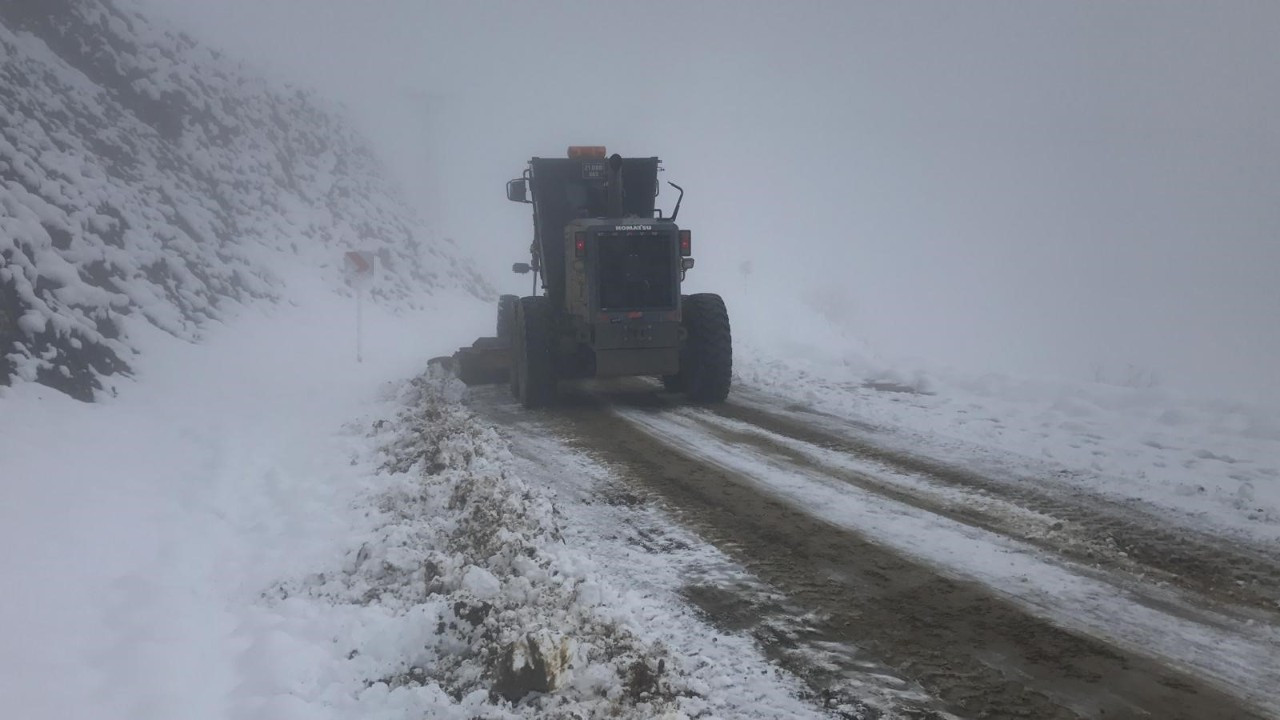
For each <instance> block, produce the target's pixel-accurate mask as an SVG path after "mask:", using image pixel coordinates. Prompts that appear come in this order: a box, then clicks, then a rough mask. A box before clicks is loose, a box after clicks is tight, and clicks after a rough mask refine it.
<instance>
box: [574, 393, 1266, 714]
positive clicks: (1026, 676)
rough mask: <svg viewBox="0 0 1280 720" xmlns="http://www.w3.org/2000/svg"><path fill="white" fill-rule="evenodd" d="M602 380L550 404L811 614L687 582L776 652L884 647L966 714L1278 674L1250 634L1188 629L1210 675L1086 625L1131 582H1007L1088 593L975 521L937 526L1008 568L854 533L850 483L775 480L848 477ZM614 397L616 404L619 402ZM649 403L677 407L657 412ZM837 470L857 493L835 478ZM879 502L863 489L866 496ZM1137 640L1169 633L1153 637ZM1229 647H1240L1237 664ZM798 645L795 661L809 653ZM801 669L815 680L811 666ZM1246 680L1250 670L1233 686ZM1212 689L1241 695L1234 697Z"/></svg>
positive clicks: (1136, 623) (1163, 694) (1164, 702)
mask: <svg viewBox="0 0 1280 720" xmlns="http://www.w3.org/2000/svg"><path fill="white" fill-rule="evenodd" d="M605 393H606V394H604V395H599V394H594V395H593V394H592V392H591V391H590V390H587V391H574V392H571V394H570V396H569V398H568V403H567V406H566V407H564V408H562V409H560V410H557V411H554V412H555V413H556V416H557V417H559V418H561V419H562V420H564V421H565V422H566V424H567V425H568V426H569V428H570V431H571V432H572V433H574V434H575V435H576V437H577V441H578V442H579V443H580V444H581V445H582V446H583V447H587V448H593V449H594V450H595V451H596V453H597V454H599V455H600V456H602V457H604V458H607V459H608V460H609V462H611V463H612V464H613V465H614V466H615V467H616V468H617V469H618V472H619V473H620V474H622V475H624V476H625V477H627V478H628V479H629V480H630V481H631V482H632V483H634V484H635V485H636V486H637V487H640V488H643V489H644V490H645V491H646V492H647V493H651V494H653V495H654V496H656V497H660V498H662V499H663V500H664V501H666V502H667V503H669V505H670V506H671V507H672V508H673V511H674V512H675V514H676V515H677V517H679V518H680V519H681V520H682V521H683V522H684V523H686V524H687V525H689V526H690V527H691V528H692V529H694V530H695V531H696V532H697V533H699V534H700V535H701V536H702V537H703V538H705V539H707V540H709V541H710V542H712V543H713V544H715V545H716V546H718V547H719V548H720V549H721V550H722V551H723V552H725V553H726V554H727V555H729V556H730V557H732V558H734V559H735V560H737V561H738V562H740V563H742V564H743V565H744V566H745V567H747V568H748V569H749V570H750V571H752V572H753V573H755V574H756V575H757V576H759V577H760V578H761V579H762V580H763V581H765V582H766V583H768V584H770V585H771V586H772V587H774V588H777V589H778V590H779V591H781V592H783V593H785V594H786V595H787V596H788V597H787V599H788V601H789V602H790V603H792V604H794V605H795V606H796V607H798V608H800V609H802V610H803V611H804V612H805V613H806V617H805V621H806V623H807V625H808V630H809V632H808V636H807V637H796V636H795V634H794V633H793V634H792V635H791V636H787V635H786V633H782V634H779V633H776V632H773V631H772V630H771V628H770V627H768V625H769V618H767V617H756V618H754V619H753V618H751V617H750V616H751V613H752V612H754V610H752V599H751V598H750V597H745V596H744V595H743V594H742V593H735V592H734V591H732V590H730V591H718V590H713V591H710V592H705V591H700V590H698V589H696V588H694V589H693V591H692V592H691V593H689V596H690V599H691V600H692V601H694V602H695V604H698V605H699V606H701V607H703V608H704V609H705V610H707V611H708V613H709V614H710V615H711V616H712V618H713V620H714V619H716V618H717V617H718V618H719V621H722V622H726V623H730V624H732V623H736V624H737V625H738V626H739V627H743V628H749V630H748V631H749V632H751V633H752V634H753V635H754V636H755V637H756V638H757V640H758V641H760V642H761V643H762V644H764V645H765V646H766V651H768V649H769V648H768V646H769V645H770V644H771V643H772V644H774V645H776V646H787V645H796V644H806V643H807V644H808V645H809V646H810V647H811V648H812V649H813V650H815V651H816V650H818V649H824V650H826V651H827V652H828V654H829V655H835V656H839V655H841V654H843V655H844V656H845V657H846V658H854V659H857V660H859V661H865V659H866V658H867V657H872V658H876V659H877V662H882V663H883V664H884V665H885V666H887V667H890V668H893V669H895V670H896V671H897V672H898V673H899V674H902V675H905V676H907V677H909V678H914V679H916V680H918V681H919V682H920V683H921V685H923V686H924V688H925V689H926V690H928V691H929V692H931V693H932V694H933V695H934V696H935V697H937V698H939V699H940V701H941V703H942V705H943V706H944V707H945V708H946V709H947V710H951V711H954V712H958V713H961V714H966V715H969V714H989V715H996V716H1014V717H1017V716H1025V717H1038V718H1039V717H1096V716H1100V715H1104V714H1105V715H1106V716H1108V717H1125V716H1145V715H1146V714H1147V713H1153V714H1154V715H1155V716H1159V717H1169V718H1177V717H1187V718H1198V717H1262V714H1261V711H1260V710H1257V709H1251V708H1250V705H1251V704H1253V703H1258V704H1262V703H1264V702H1267V701H1268V699H1267V698H1264V697H1256V696H1255V697H1252V698H1248V699H1246V700H1245V701H1243V702H1242V701H1241V700H1240V699H1238V698H1236V697H1233V694H1234V695H1245V696H1248V695H1249V694H1250V692H1251V690H1256V689H1258V688H1265V687H1268V685H1267V683H1270V682H1273V681H1274V680H1275V672H1274V665H1273V663H1274V661H1272V660H1270V659H1269V657H1270V656H1269V655H1268V654H1266V652H1267V651H1268V650H1269V649H1268V648H1259V647H1257V646H1256V645H1250V644H1249V643H1248V642H1247V641H1246V642H1243V644H1242V645H1238V646H1236V647H1233V648H1232V652H1230V653H1226V652H1225V651H1223V650H1222V649H1221V648H1216V646H1215V644H1214V643H1215V641H1216V640H1218V639H1219V637H1218V635H1216V634H1214V633H1213V632H1210V631H1209V630H1208V629H1204V628H1198V627H1197V626H1194V625H1191V624H1188V627H1194V628H1197V632H1200V633H1201V636H1199V637H1195V638H1192V640H1191V641H1190V642H1189V644H1188V646H1189V647H1192V648H1193V649H1194V650H1196V651H1197V652H1200V651H1207V652H1209V653H1210V654H1211V656H1212V657H1211V658H1210V661H1208V663H1207V664H1208V665H1209V666H1210V672H1208V673H1207V676H1208V677H1209V678H1212V679H1213V683H1212V684H1211V683H1208V682H1206V681H1205V680H1204V679H1203V676H1205V675H1206V673H1205V672H1202V671H1203V670H1204V668H1203V667H1199V665H1204V664H1206V661H1205V660H1204V659H1203V658H1191V664H1190V665H1187V664H1186V663H1182V662H1178V661H1171V660H1170V659H1169V658H1162V659H1153V658H1151V657H1150V654H1151V653H1149V652H1146V651H1145V650H1146V648H1145V647H1138V646H1141V645H1142V642H1141V641H1135V640H1134V638H1133V637H1129V638H1116V637H1113V636H1112V635H1111V634H1110V633H1109V632H1100V631H1099V629H1100V628H1102V629H1104V630H1105V629H1106V626H1107V623H1108V622H1109V621H1110V620H1111V618H1109V617H1104V616H1099V615H1098V614H1097V613H1094V614H1093V615H1091V616H1089V617H1087V618H1085V620H1088V622H1084V621H1082V620H1081V619H1080V618H1076V619H1075V621H1074V624H1073V623H1065V622H1062V618H1060V617H1056V616H1055V613H1059V614H1061V611H1062V610H1063V609H1064V607H1063V606H1064V605H1075V606H1080V607H1085V608H1096V607H1098V606H1099V605H1100V603H1102V601H1103V600H1104V599H1105V596H1107V595H1108V594H1110V593H1115V592H1117V589H1116V588H1114V587H1112V586H1107V585H1105V584H1099V583H1097V582H1096V581H1094V584H1092V585H1089V586H1088V587H1087V588H1086V590H1085V591H1077V593H1076V595H1075V596H1074V597H1073V599H1072V600H1071V601H1069V602H1064V601H1063V600H1062V599H1061V598H1058V597H1055V596H1054V594H1053V593H1052V592H1046V591H1044V590H1042V589H1038V583H1032V582H1030V581H1031V578H1026V579H1025V580H1024V579H1023V578H1022V577H1014V578H1012V579H1011V578H1009V577H1008V576H1009V575H1010V571H1008V570H1007V569H1006V570H1003V571H1002V572H1003V575H1000V572H1001V568H999V567H996V565H998V563H997V562H995V561H996V560H1000V559H1006V560H1007V559H1009V558H1013V559H1014V560H1016V561H1017V562H1019V563H1023V564H1026V563H1032V565H1031V566H1032V567H1035V568H1037V569H1040V568H1041V566H1045V567H1048V568H1050V569H1053V570H1056V572H1057V573H1058V574H1057V575H1056V576H1054V578H1053V579H1054V580H1055V581H1056V585H1055V587H1054V589H1055V590H1058V591H1060V592H1067V591H1070V590H1072V589H1073V588H1076V589H1077V590H1078V586H1079V584H1080V582H1081V578H1080V577H1079V576H1077V575H1076V574H1073V573H1070V572H1067V571H1065V570H1063V569H1062V568H1060V567H1056V566H1053V565H1047V564H1045V563H1043V561H1042V560H1040V559H1039V558H1036V557H1035V555H1036V553H1034V552H1031V551H1030V550H1029V549H1027V548H1018V547H1008V546H1007V541H1006V546H1001V545H1000V543H999V542H996V543H994V545H993V543H992V540H993V539H994V540H997V541H998V540H999V538H991V537H987V536H989V535H991V534H990V533H985V531H981V530H977V529H975V528H971V527H966V526H960V527H959V528H957V527H954V526H955V525H956V524H955V523H950V524H951V526H952V527H951V528H950V530H951V531H952V534H953V536H954V537H944V538H941V541H942V542H943V543H944V545H945V544H946V543H947V542H951V541H954V543H958V544H953V545H951V546H949V547H950V549H951V550H957V549H959V550H961V551H963V549H964V548H966V547H972V546H973V543H975V542H984V543H987V544H988V545H989V546H994V547H996V548H998V549H999V551H1000V553H1002V555H1001V556H997V557H994V558H991V560H992V562H991V563H990V564H991V565H992V567H990V568H984V570H986V571H988V572H990V573H995V574H996V575H995V576H994V577H985V578H979V580H985V582H979V581H975V578H974V577H972V575H973V573H969V574H967V575H966V574H963V573H959V572H955V571H954V569H953V570H952V571H940V570H939V569H938V567H937V565H939V563H938V562H936V560H937V559H936V558H935V559H934V560H933V561H925V560H922V559H921V558H920V557H919V554H918V553H916V554H915V555H913V553H912V552H904V551H903V549H902V548H900V547H886V546H885V539H884V538H883V537H882V536H881V534H882V532H883V531H884V530H885V528H884V527H870V528H868V527H855V528H850V527H849V526H848V525H849V523H848V522H847V521H848V517H845V516H844V515H845V513H836V515H835V516H833V515H832V514H831V513H830V512H829V511H830V509H831V508H832V507H836V508H840V509H841V510H847V507H846V506H847V505H848V502H847V501H848V500H849V498H848V497H847V496H846V497H843V498H841V497H838V496H829V497H828V498H827V499H826V502H825V506H824V503H823V502H821V501H819V502H818V503H817V506H818V507H819V508H821V507H825V508H826V510H828V512H826V513H824V512H817V511H815V503H814V499H815V498H814V497H812V496H809V497H799V498H797V497H795V496H788V495H787V494H786V493H785V492H779V489H778V487H776V486H775V485H773V484H771V483H773V482H774V481H776V479H777V476H778V475H779V474H781V475H783V476H790V477H791V478H792V479H794V480H796V483H797V484H796V486H794V487H792V488H790V490H792V491H794V490H796V489H797V488H800V489H803V490H804V491H805V492H809V491H812V490H813V489H814V488H823V489H825V491H828V492H843V493H848V492H849V489H848V486H847V483H840V482H839V481H832V480H831V479H830V478H823V477H820V476H817V477H815V476H814V475H815V473H813V471H812V470H811V469H809V470H806V469H805V468H804V467H796V466H795V464H794V463H791V462H787V461H785V460H780V459H779V458H778V457H777V454H776V453H774V454H773V455H770V453H768V452H762V449H761V448H759V447H753V446H752V445H751V444H749V443H741V442H726V441H725V440H724V439H723V438H717V437H716V436H715V434H714V433H710V432H708V431H707V429H706V427H705V426H703V425H700V424H699V423H698V422H696V421H692V420H690V419H689V418H688V417H682V415H681V412H682V411H678V410H677V411H676V412H673V411H672V408H670V407H669V406H670V403H669V402H668V401H667V400H666V399H664V398H662V397H661V396H658V395H656V394H655V393H653V392H652V391H651V390H650V389H649V388H648V386H644V387H643V388H642V391H641V392H640V393H639V394H636V393H632V392H623V393H622V394H621V395H618V394H616V393H614V394H609V393H613V391H611V390H606V391H605ZM609 403H613V404H614V406H615V407H614V408H613V409H612V410H611V409H610V408H609V407H608V405H609ZM618 406H623V407H618ZM645 407H651V408H659V409H664V412H658V413H654V412H647V411H646V410H645V409H644V408H645ZM646 420H647V421H648V423H649V426H648V427H647V428H646V427H645V424H644V421H646ZM637 429H642V430H647V431H645V432H636V430H637ZM756 445H757V446H758V445H759V443H756ZM717 448H718V451H717V450H716V449H717ZM765 450H767V448H765ZM713 454H714V455H715V457H714V458H712V457H710V456H711V455H713ZM833 482H835V483H836V484H837V485H840V486H843V488H833V486H832V483H833ZM868 497H870V494H868V493H865V492H864V493H863V494H862V496H860V497H859V498H858V501H859V502H865V501H866V500H867V499H868ZM873 499H875V498H873ZM842 503H843V505H842ZM871 505H873V506H875V507H876V509H875V512H874V513H872V516H871V519H873V520H878V521H879V522H880V523H881V525H884V524H885V523H888V524H889V525H890V526H892V525H895V524H900V523H904V522H906V523H910V522H914V523H916V525H917V526H921V523H924V525H923V527H924V528H925V529H931V528H933V527H934V526H935V525H937V524H939V523H942V524H947V523H948V521H946V520H944V519H942V518H939V517H937V516H936V515H931V514H927V513H920V512H919V511H916V513H915V515H912V513H911V512H905V511H903V510H902V509H901V507H894V506H895V505H897V504H895V503H886V502H885V501H884V500H882V499H880V500H879V501H878V503H875V502H873V503H871ZM876 514H878V515H879V517H875V516H876ZM864 515H865V514H864ZM860 519H862V520H866V519H867V517H862V518H860ZM984 533H985V535H984ZM921 534H926V533H925V532H924V531H921ZM899 539H901V538H899ZM930 542H932V543H934V544H936V543H937V542H939V538H938V537H937V533H934V534H933V536H932V538H931V540H929V541H928V542H926V543H925V545H928V544H930ZM966 544H967V545H966ZM912 549H914V550H917V551H918V550H920V548H912ZM960 555H963V552H961V553H960ZM952 560H953V562H952V565H954V566H956V567H959V568H965V562H961V560H967V558H963V557H960V558H953V559H952ZM1046 572H1047V571H1046ZM1001 583H1003V584H1006V585H1007V584H1011V583H1012V584H1015V585H1018V584H1025V585H1026V586H1027V588H1026V589H1025V590H1023V591H1022V592H1021V594H1015V593H1012V592H1010V591H1009V589H1008V588H1003V589H1001V590H993V589H992V586H997V587H998V586H999V585H1000V584H1001ZM1122 606H1123V607H1124V608H1125V610H1126V612H1128V613H1129V614H1130V616H1127V623H1128V624H1127V625H1126V627H1127V628H1128V629H1129V632H1130V635H1133V634H1134V631H1133V628H1138V629H1140V630H1143V631H1151V630H1153V629H1154V630H1157V631H1160V632H1163V631H1164V630H1167V629H1168V627H1169V625H1168V624H1167V623H1168V622H1175V623H1176V622H1178V621H1179V620H1178V618H1170V617H1167V616H1165V615H1163V614H1161V613H1159V611H1157V610H1154V609H1152V608H1149V607H1146V606H1144V605H1142V604H1141V603H1135V602H1129V603H1128V604H1127V605H1124V604H1122ZM744 614H745V615H746V617H745V618H744V617H742V616H743V615H744ZM1044 616H1049V617H1055V619H1056V620H1057V622H1056V623H1055V622H1049V621H1047V620H1046V619H1044ZM1068 619H1070V618H1068ZM753 622H754V625H753V624H752V623H753ZM1175 628H1176V629H1177V626H1175ZM1205 633H1207V634H1205ZM1139 634H1140V633H1139ZM1095 635H1096V636H1100V637H1094V636H1095ZM1141 640H1143V641H1151V642H1154V641H1158V640H1159V638H1158V637H1151V636H1149V635H1148V636H1145V637H1142V638H1141ZM1157 644H1158V643H1157ZM1117 645H1119V646H1120V647H1117ZM1126 648H1127V649H1126ZM784 649H790V648H784ZM1224 654H1229V655H1232V656H1233V657H1235V660H1228V659H1224V657H1223V655H1224ZM774 655H775V657H777V656H779V655H784V656H785V655H787V654H786V653H781V654H778V653H774ZM1236 656H1238V657H1236ZM789 657H791V658H792V661H793V664H794V657H795V653H791V655H790V656H789ZM1197 663H1198V665H1197ZM853 664H854V663H853V662H850V665H853ZM828 665H830V663H828ZM1224 665H1228V666H1229V667H1223V666H1224ZM1249 666H1252V669H1251V667H1249ZM837 669H839V668H837ZM798 674H801V675H802V676H804V672H803V668H800V669H798ZM1237 676H1238V677H1237ZM1239 678H1243V680H1240V681H1239V682H1236V680H1238V679H1239ZM1259 682H1261V683H1262V684H1259ZM1213 684H1216V685H1225V686H1229V687H1232V688H1233V689H1234V690H1235V692H1234V693H1230V692H1223V691H1222V690H1219V689H1215V687H1213V686H1212V685H1213Z"/></svg>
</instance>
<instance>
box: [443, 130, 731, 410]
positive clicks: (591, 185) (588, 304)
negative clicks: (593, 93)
mask: <svg viewBox="0 0 1280 720" xmlns="http://www.w3.org/2000/svg"><path fill="white" fill-rule="evenodd" d="M658 171H659V160H658V158H656V157H648V158H643V157H642V158H623V157H622V156H620V155H616V154H615V155H611V156H606V153H605V149H604V148H603V147H598V146H575V147H571V148H569V152H568V157H562V158H540V157H535V158H532V159H531V160H529V164H528V167H527V168H526V169H525V171H524V173H523V175H522V176H521V177H518V178H516V179H514V180H511V181H509V182H508V183H507V199H508V200H511V201H513V202H519V203H525V204H529V205H532V206H533V207H532V210H533V243H532V245H531V246H530V260H529V262H527V263H526V262H521V263H516V264H515V265H514V266H513V268H512V269H513V270H514V271H515V272H517V273H523V274H529V273H532V275H533V283H532V285H533V288H534V290H535V292H534V294H532V295H529V296H527V297H516V296H514V295H504V296H502V297H501V298H500V299H499V300H498V321H497V333H496V335H495V336H493V337H484V338H480V339H479V340H477V341H476V342H475V343H474V344H473V345H472V346H471V347H466V348H462V349H460V350H459V351H458V352H457V353H456V354H455V355H454V356H453V365H454V370H455V372H456V373H457V375H458V376H459V377H460V378H461V379H462V380H463V382H465V383H467V384H469V385H473V384H481V383H492V382H503V381H506V382H508V383H509V384H510V386H511V391H512V393H513V394H514V395H515V397H516V398H517V399H518V400H519V401H520V403H521V404H522V405H524V406H525V407H527V408H534V407H540V406H544V405H547V404H550V403H552V402H554V400H555V398H556V395H557V392H558V387H559V383H560V382H562V381H569V380H574V379H579V378H593V377H621V376H637V375H639V376H654V377H659V378H661V379H662V382H663V385H664V386H665V387H666V389H667V390H669V391H676V392H683V393H685V394H686V395H687V396H688V397H689V398H690V399H691V400H693V401H695V402H700V403H715V402H721V401H723V400H724V399H725V398H726V396H728V394H729V385H730V378H731V375H732V367H733V347H732V342H731V338H730V331H729V315H728V312H727V310H726V309H725V305H724V301H723V300H722V299H721V298H720V296H719V295H716V294H712V293H698V294H692V295H683V294H681V284H682V283H683V282H684V279H685V274H686V273H687V272H688V271H689V270H690V269H692V268H693V266H694V260H693V257H692V253H693V241H692V234H691V233H690V231H689V230H687V229H681V228H680V227H679V226H678V225H677V224H676V218H677V216H678V215H679V213H680V203H681V202H682V201H683V200H684V190H683V189H682V188H680V186H678V185H676V184H675V183H668V184H669V185H671V186H672V187H673V188H675V189H676V190H677V191H679V193H680V195H679V198H678V199H677V201H676V204H675V208H674V209H673V210H672V211H671V215H670V217H664V216H663V212H662V210H661V209H660V208H657V207H655V204H656V198H657V196H658V189H659V185H658ZM538 289H541V291H542V292H541V294H538V293H537V292H536V291H537V290H538Z"/></svg>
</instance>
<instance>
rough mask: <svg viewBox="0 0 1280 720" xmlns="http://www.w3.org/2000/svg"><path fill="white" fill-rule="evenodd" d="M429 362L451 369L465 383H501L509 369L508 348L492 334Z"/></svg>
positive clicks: (504, 380) (509, 352) (509, 355)
mask: <svg viewBox="0 0 1280 720" xmlns="http://www.w3.org/2000/svg"><path fill="white" fill-rule="evenodd" d="M429 364H431V365H435V366H438V367H440V368H442V369H444V370H446V371H449V372H452V373H453V374H454V375H456V376H457V377H458V379H459V380H461V381H462V382H464V383H466V384H467V385H492V384H495V383H504V382H506V381H507V375H508V373H509V372H510V371H511V348H509V347H508V346H507V345H506V343H504V342H502V341H501V340H499V339H498V338H496V337H482V338H480V339H478V340H476V341H475V342H474V343H472V344H471V347H464V348H459V349H458V352H456V353H454V354H453V357H438V358H432V359H431V361H430V363H429Z"/></svg>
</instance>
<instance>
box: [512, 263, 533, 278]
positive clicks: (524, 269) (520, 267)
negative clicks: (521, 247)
mask: <svg viewBox="0 0 1280 720" xmlns="http://www.w3.org/2000/svg"><path fill="white" fill-rule="evenodd" d="M532 269H533V268H531V267H529V263H516V264H515V265H512V266H511V272H513V273H516V274H519V275H525V274H527V273H528V272H529V271H530V270H532Z"/></svg>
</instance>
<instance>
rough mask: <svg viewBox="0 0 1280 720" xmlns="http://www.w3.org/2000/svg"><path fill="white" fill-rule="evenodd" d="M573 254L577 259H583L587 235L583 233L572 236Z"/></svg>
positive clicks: (585, 251)
mask: <svg viewBox="0 0 1280 720" xmlns="http://www.w3.org/2000/svg"><path fill="white" fill-rule="evenodd" d="M573 254H574V255H577V256H578V257H585V256H586V254H587V234H586V233H584V232H576V233H574V234H573Z"/></svg>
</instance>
